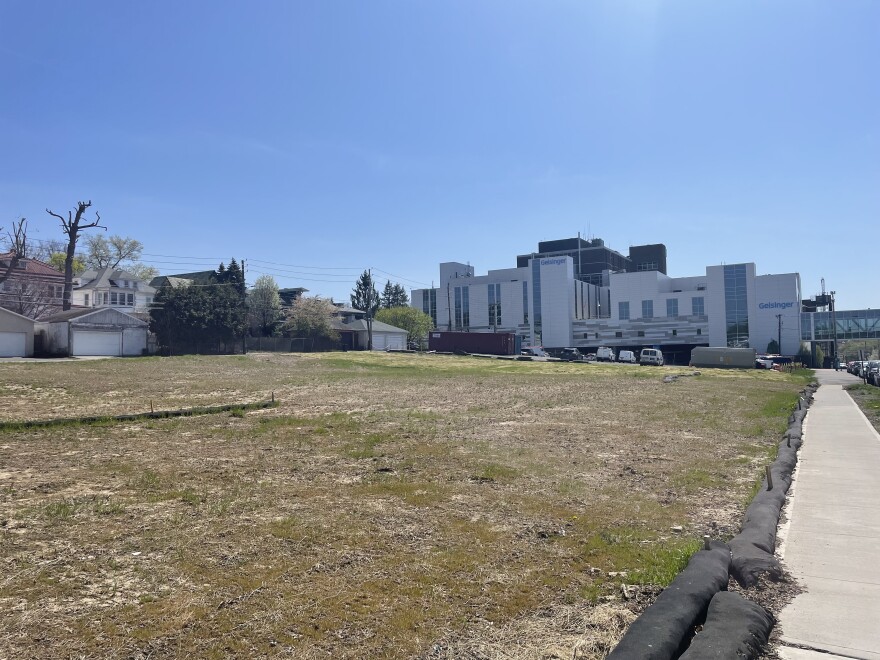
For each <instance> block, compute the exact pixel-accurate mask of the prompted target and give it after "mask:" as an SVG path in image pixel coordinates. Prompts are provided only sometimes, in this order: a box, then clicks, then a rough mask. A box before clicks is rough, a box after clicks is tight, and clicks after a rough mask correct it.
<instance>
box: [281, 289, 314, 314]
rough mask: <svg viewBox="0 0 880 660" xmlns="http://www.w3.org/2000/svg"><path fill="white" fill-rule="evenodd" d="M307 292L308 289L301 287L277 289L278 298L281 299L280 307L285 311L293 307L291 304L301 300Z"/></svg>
mask: <svg viewBox="0 0 880 660" xmlns="http://www.w3.org/2000/svg"><path fill="white" fill-rule="evenodd" d="M307 291H308V289H304V288H302V287H301V286H297V287H290V288H286V289H278V297H279V298H281V307H282V308H285V309H286V308H289V307H293V303H295V302H296V301H297V300H299V299H300V298H302V295H303V294H304V293H306V292H307Z"/></svg>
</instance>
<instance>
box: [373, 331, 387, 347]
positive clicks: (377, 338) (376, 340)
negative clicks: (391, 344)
mask: <svg viewBox="0 0 880 660" xmlns="http://www.w3.org/2000/svg"><path fill="white" fill-rule="evenodd" d="M373 350H374V351H384V350H385V335H383V334H380V333H378V332H374V333H373Z"/></svg>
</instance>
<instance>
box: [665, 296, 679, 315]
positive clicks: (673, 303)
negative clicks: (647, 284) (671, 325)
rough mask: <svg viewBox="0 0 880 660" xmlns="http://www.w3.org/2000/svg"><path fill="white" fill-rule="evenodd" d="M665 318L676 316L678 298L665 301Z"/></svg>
mask: <svg viewBox="0 0 880 660" xmlns="http://www.w3.org/2000/svg"><path fill="white" fill-rule="evenodd" d="M666 316H669V317H673V316H678V298H667V299H666Z"/></svg>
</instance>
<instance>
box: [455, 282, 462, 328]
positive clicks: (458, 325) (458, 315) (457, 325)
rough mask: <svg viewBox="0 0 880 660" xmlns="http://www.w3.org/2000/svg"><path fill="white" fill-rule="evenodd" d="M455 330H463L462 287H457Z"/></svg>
mask: <svg viewBox="0 0 880 660" xmlns="http://www.w3.org/2000/svg"><path fill="white" fill-rule="evenodd" d="M455 329H456V330H461V287H460V286H457V287H455Z"/></svg>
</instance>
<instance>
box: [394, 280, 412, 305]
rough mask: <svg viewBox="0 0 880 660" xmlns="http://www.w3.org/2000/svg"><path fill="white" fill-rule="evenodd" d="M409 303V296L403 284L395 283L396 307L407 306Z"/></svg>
mask: <svg viewBox="0 0 880 660" xmlns="http://www.w3.org/2000/svg"><path fill="white" fill-rule="evenodd" d="M408 305H409V296H408V295H407V294H406V289H405V288H403V285H402V284H395V285H394V307H406V306H408Z"/></svg>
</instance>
